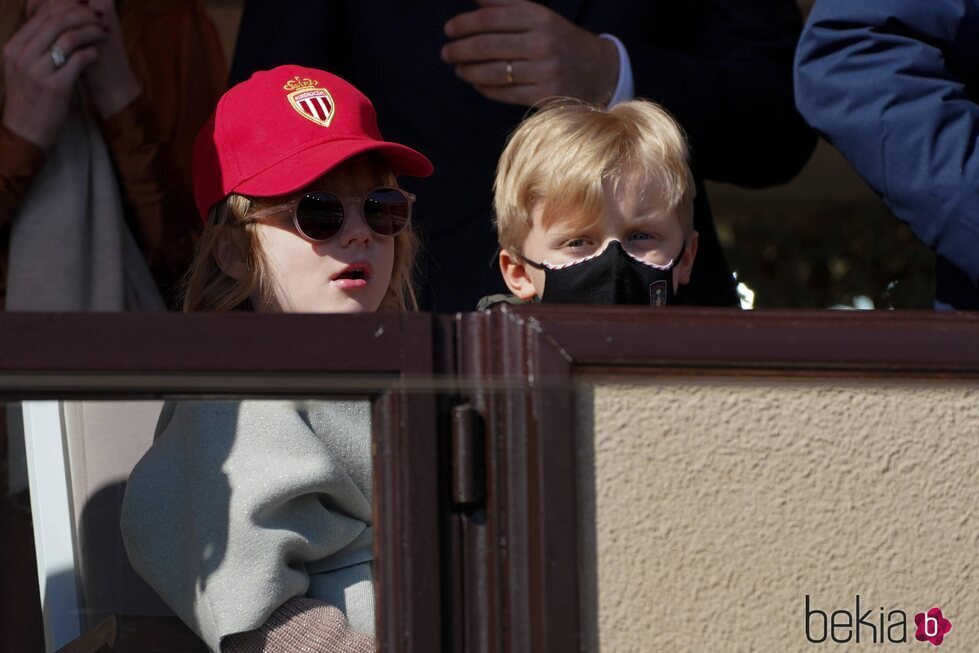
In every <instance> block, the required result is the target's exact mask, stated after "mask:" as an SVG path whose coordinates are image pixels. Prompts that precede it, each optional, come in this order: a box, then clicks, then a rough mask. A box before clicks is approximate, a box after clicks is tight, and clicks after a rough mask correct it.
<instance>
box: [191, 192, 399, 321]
mask: <svg viewBox="0 0 979 653" xmlns="http://www.w3.org/2000/svg"><path fill="white" fill-rule="evenodd" d="M389 174H390V173H389ZM390 178H391V183H393V179H394V175H393V174H392V175H390ZM278 199H279V200H281V198H278ZM276 203H278V201H277V200H276V199H275V198H273V199H269V200H265V199H263V200H261V201H259V200H257V199H252V198H249V197H245V196H243V195H237V194H231V195H229V196H228V197H227V198H225V199H224V200H222V201H221V202H220V203H218V204H217V205H215V206H214V207H213V208H212V209H211V211H210V213H209V214H208V220H207V224H206V225H205V226H204V233H203V234H201V238H200V241H199V242H198V245H197V253H196V254H195V256H194V262H193V263H192V264H191V266H190V271H189V272H188V273H187V276H186V278H185V282H184V310H185V311H218V312H224V311H247V310H255V309H258V308H261V307H262V306H274V305H275V292H274V290H273V287H272V277H271V275H270V273H269V264H268V260H267V259H266V257H265V255H264V253H263V251H262V246H261V243H260V242H259V238H258V231H257V230H258V227H257V225H258V222H256V221H250V220H248V217H249V215H250V214H252V213H254V212H255V211H257V210H258V209H261V208H263V206H264V205H266V204H269V205H271V204H276ZM222 241H226V242H227V243H228V246H230V247H232V248H233V251H234V256H235V257H236V259H235V260H239V261H242V262H243V263H244V274H243V275H242V276H241V278H238V279H236V278H233V277H231V276H230V275H228V274H227V272H225V271H224V270H223V269H222V268H221V266H220V265H219V264H218V259H217V248H218V246H219V245H220V243H221V242H222ZM417 251H418V238H417V237H416V236H415V234H414V232H413V231H412V230H411V227H410V225H409V226H408V227H407V228H405V229H404V231H402V232H401V233H399V234H398V235H397V236H395V237H394V265H393V269H392V270H391V282H390V283H389V284H388V289H387V292H386V293H385V294H384V299H382V300H381V305H380V307H379V308H378V310H379V311H415V310H418V300H417V298H416V297H415V290H414V285H413V284H412V270H413V267H414V261H415V253H416V252H417ZM253 297H257V298H258V301H259V303H260V304H261V306H253V304H252V298H253Z"/></svg>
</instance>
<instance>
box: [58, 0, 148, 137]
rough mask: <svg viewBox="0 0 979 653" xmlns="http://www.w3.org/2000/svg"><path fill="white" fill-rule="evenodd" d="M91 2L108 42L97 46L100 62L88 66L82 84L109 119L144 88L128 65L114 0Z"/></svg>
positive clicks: (104, 116)
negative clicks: (99, 16) (97, 13)
mask: <svg viewBox="0 0 979 653" xmlns="http://www.w3.org/2000/svg"><path fill="white" fill-rule="evenodd" d="M45 1H46V2H51V0H45ZM89 3H90V4H91V5H92V8H93V9H95V10H96V11H99V12H100V13H101V15H102V16H103V19H102V22H103V24H104V25H105V26H106V28H107V32H106V36H105V40H103V41H102V42H101V43H99V46H98V48H99V58H98V61H96V62H95V63H94V64H92V65H91V66H89V67H88V69H87V70H86V71H85V74H84V76H83V81H84V82H85V88H86V89H87V90H88V94H89V97H90V98H91V99H92V102H94V103H95V106H96V108H97V109H98V111H99V115H101V116H102V117H103V118H108V117H110V116H111V115H113V114H114V113H116V112H117V111H119V110H120V109H122V108H124V107H125V106H126V105H127V104H129V103H130V102H132V101H133V100H135V99H136V96H137V95H139V94H140V93H141V92H142V91H143V87H142V86H141V85H140V83H139V80H138V79H137V78H136V74H135V73H134V72H133V68H132V66H131V65H129V55H127V54H126V46H125V44H124V43H123V39H122V29H121V28H120V26H119V16H118V14H116V3H115V0H89Z"/></svg>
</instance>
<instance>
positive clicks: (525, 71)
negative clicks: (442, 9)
mask: <svg viewBox="0 0 979 653" xmlns="http://www.w3.org/2000/svg"><path fill="white" fill-rule="evenodd" d="M476 3H477V4H478V5H480V8H479V9H476V10H475V11H470V12H467V13H464V14H459V15H458V16H456V17H455V18H453V19H452V20H450V21H449V22H447V23H446V24H445V34H446V35H447V36H448V37H449V38H450V39H453V40H452V41H450V42H449V43H448V44H447V45H446V46H445V47H444V48H442V59H443V60H445V61H446V62H448V63H450V64H455V70H456V74H457V75H458V76H459V77H461V78H462V79H464V80H466V81H467V82H469V83H470V84H472V85H473V86H474V87H475V88H476V90H478V91H479V92H480V93H482V94H483V95H485V96H486V97H488V98H491V99H493V100H498V101H500V102H507V103H509V104H519V105H525V106H531V105H533V104H535V103H537V102H539V101H540V100H542V99H544V98H547V97H552V96H555V95H563V96H569V97H574V98H578V99H581V100H586V101H588V102H594V103H606V102H608V101H609V100H610V99H611V97H612V93H613V91H614V90H615V85H616V81H617V80H618V74H619V73H618V71H619V54H618V50H617V49H616V47H615V45H614V44H613V43H612V42H610V41H608V40H607V39H603V38H600V37H598V36H596V35H595V34H592V33H591V32H589V31H588V30H585V29H582V28H581V27H578V26H577V25H575V24H574V23H572V22H571V21H569V20H567V19H566V18H564V17H563V16H561V15H560V14H558V13H556V12H554V11H553V10H551V9H548V8H547V7H545V6H544V5H541V4H539V3H537V2H530V1H529V0H476Z"/></svg>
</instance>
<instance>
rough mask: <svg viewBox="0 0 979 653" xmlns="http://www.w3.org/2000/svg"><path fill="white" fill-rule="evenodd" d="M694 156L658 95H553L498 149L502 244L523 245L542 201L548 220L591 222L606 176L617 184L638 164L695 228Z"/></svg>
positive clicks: (496, 189) (683, 219) (687, 227)
mask: <svg viewBox="0 0 979 653" xmlns="http://www.w3.org/2000/svg"><path fill="white" fill-rule="evenodd" d="M688 158H689V152H688V148H687V141H686V137H685V136H684V134H683V131H682V129H681V128H680V126H679V125H678V124H677V123H676V121H675V120H673V118H672V117H670V115H669V114H668V113H667V112H666V111H665V110H664V109H663V108H662V107H660V106H659V105H657V104H655V103H654V102H650V101H648V100H630V101H628V102H623V103H621V104H617V105H615V106H614V107H612V108H610V109H604V108H601V107H597V106H594V105H590V104H587V103H584V102H580V101H578V100H572V99H569V98H560V99H557V100H552V101H550V102H548V103H547V104H545V105H544V106H543V107H542V108H541V109H540V111H538V112H537V113H535V114H534V115H532V116H531V117H529V118H527V119H526V120H524V121H523V122H522V123H521V124H520V126H519V127H518V128H517V130H516V131H515V132H514V133H513V135H512V136H511V137H510V141H509V142H508V143H507V146H506V148H505V149H504V150H503V154H502V155H501V156H500V162H499V165H498V166H497V169H496V180H495V181H494V183H493V194H494V197H493V205H494V208H495V210H496V228H497V235H498V237H499V241H500V247H502V248H504V249H509V250H511V251H515V252H519V251H521V248H522V245H523V242H524V240H525V239H526V237H527V234H528V233H529V232H530V229H531V227H532V224H533V223H532V218H531V215H532V211H533V210H534V208H535V207H536V206H538V204H540V203H541V202H543V216H542V220H543V225H542V226H544V227H548V226H549V225H550V224H552V223H553V222H554V221H555V220H558V219H560V220H572V221H575V222H576V223H581V224H582V225H584V224H590V223H593V222H594V221H595V220H596V219H597V218H598V216H599V215H600V214H601V208H602V204H603V202H604V189H603V186H602V183H603V181H604V180H606V179H611V180H612V181H613V183H615V184H618V183H619V182H620V181H621V179H622V178H623V176H625V175H627V174H630V173H632V172H633V171H637V170H638V171H639V173H640V174H642V175H644V177H645V180H644V181H645V185H646V186H647V187H651V188H653V189H655V191H656V192H658V193H660V195H661V196H662V198H663V201H664V202H665V203H666V205H667V209H668V210H670V211H673V210H675V209H677V208H678V207H679V208H680V209H681V223H682V226H683V229H684V233H685V234H689V233H690V232H691V231H692V230H693V201H692V200H693V197H694V195H695V193H696V190H695V186H694V182H693V175H692V174H691V172H690V167H689V165H688V162H687V161H688Z"/></svg>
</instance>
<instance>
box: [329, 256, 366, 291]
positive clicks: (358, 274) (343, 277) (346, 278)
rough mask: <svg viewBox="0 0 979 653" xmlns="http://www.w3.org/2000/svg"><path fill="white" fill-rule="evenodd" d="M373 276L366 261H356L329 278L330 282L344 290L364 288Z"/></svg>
mask: <svg viewBox="0 0 979 653" xmlns="http://www.w3.org/2000/svg"><path fill="white" fill-rule="evenodd" d="M373 276H374V270H373V268H372V267H371V264H370V263H368V262H367V261H356V262H354V263H351V264H350V265H348V266H347V267H345V268H343V269H342V270H340V271H339V272H337V273H336V274H335V275H333V276H332V277H330V281H332V282H333V283H335V284H336V285H337V286H339V287H340V288H342V289H344V290H353V289H356V288H365V287H366V286H367V284H368V282H370V280H371V277H373Z"/></svg>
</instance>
